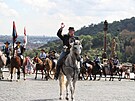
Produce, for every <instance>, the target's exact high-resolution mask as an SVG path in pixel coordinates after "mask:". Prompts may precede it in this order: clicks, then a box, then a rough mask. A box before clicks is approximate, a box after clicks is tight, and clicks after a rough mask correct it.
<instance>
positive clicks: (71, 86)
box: [69, 79, 75, 101]
mask: <svg viewBox="0 0 135 101" xmlns="http://www.w3.org/2000/svg"><path fill="white" fill-rule="evenodd" d="M69 84H70V91H71V100H72V101H73V99H74V86H75V85H74V86H73V82H72V80H71V79H70V80H69ZM74 84H75V83H74Z"/></svg>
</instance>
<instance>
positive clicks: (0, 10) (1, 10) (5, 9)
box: [0, 1, 18, 17]
mask: <svg viewBox="0 0 135 101" xmlns="http://www.w3.org/2000/svg"><path fill="white" fill-rule="evenodd" d="M0 14H1V15H4V16H6V17H12V16H14V17H17V16H18V13H17V11H16V10H14V9H11V8H9V6H8V5H7V4H6V3H4V2H3V1H0Z"/></svg>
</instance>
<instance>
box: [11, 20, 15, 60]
mask: <svg viewBox="0 0 135 101" xmlns="http://www.w3.org/2000/svg"><path fill="white" fill-rule="evenodd" d="M14 23H15V22H14V21H13V32H12V34H13V33H14ZM12 37H13V58H14V54H15V50H14V35H13V36H12Z"/></svg>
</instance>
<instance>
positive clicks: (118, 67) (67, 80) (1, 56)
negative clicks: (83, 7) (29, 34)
mask: <svg viewBox="0 0 135 101" xmlns="http://www.w3.org/2000/svg"><path fill="white" fill-rule="evenodd" d="M14 26H15V25H14ZM64 27H65V25H64V24H63V23H62V24H61V28H60V29H59V30H58V32H57V36H58V37H59V38H60V39H61V40H62V41H63V50H62V52H61V54H60V55H58V53H57V52H56V51H54V50H51V51H50V52H48V53H46V52H45V50H44V49H41V53H40V55H39V54H38V53H35V57H33V58H30V57H29V56H23V53H24V52H25V51H27V50H26V44H24V45H21V42H20V41H16V36H14V37H13V39H14V40H13V42H14V43H16V45H14V43H13V49H10V48H9V44H10V43H9V42H8V41H7V42H5V43H4V44H5V47H4V48H3V50H2V51H0V80H2V79H3V80H4V79H5V78H6V77H5V76H4V75H3V70H4V69H5V68H7V69H8V71H9V77H10V78H9V77H7V78H9V80H10V81H13V75H14V74H16V73H17V81H19V80H20V74H21V73H23V79H24V80H27V79H26V76H27V75H26V74H34V75H35V78H34V79H35V80H36V79H37V75H38V74H40V75H42V76H41V79H42V80H46V81H48V80H58V79H59V86H60V98H59V99H60V100H61V99H62V98H63V97H62V96H63V86H65V88H66V97H65V99H66V100H69V92H68V90H69V88H70V91H71V99H72V100H74V92H75V85H76V81H77V80H93V81H95V80H96V78H97V75H98V77H99V79H98V80H100V79H101V78H102V77H103V76H102V75H104V78H105V80H107V78H109V81H113V80H114V78H118V80H119V81H121V79H124V78H127V79H131V78H132V79H133V80H134V73H135V65H133V64H130V63H127V64H122V63H120V62H119V59H118V57H117V56H114V58H109V59H107V58H101V57H100V56H99V55H96V56H95V58H94V59H93V60H91V59H90V58H89V57H88V56H87V55H85V56H81V51H82V48H83V47H82V40H80V39H79V38H78V37H75V36H74V32H75V30H74V28H73V27H69V29H68V30H69V33H68V35H64V36H63V35H62V30H63V28H64ZM14 30H15V29H14ZM15 34H16V33H15V32H14V31H13V35H15ZM25 42H26V41H25ZM16 70H17V72H16ZM123 75H124V76H123ZM131 76H132V77H131Z"/></svg>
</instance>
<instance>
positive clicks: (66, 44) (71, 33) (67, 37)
mask: <svg viewBox="0 0 135 101" xmlns="http://www.w3.org/2000/svg"><path fill="white" fill-rule="evenodd" d="M64 27H65V25H64V24H63V23H62V24H61V28H60V29H59V30H58V32H57V36H58V37H59V38H60V39H61V40H62V41H63V48H64V50H63V51H62V52H61V54H60V57H59V60H58V62H57V66H56V73H55V80H57V79H58V77H59V73H60V68H61V67H62V65H63V60H64V59H65V57H66V56H67V55H68V54H69V53H70V47H71V46H70V43H71V42H73V41H74V40H75V39H78V38H77V37H75V36H74V33H75V30H74V27H69V29H68V30H69V32H68V34H67V35H62V30H63V28H64Z"/></svg>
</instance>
